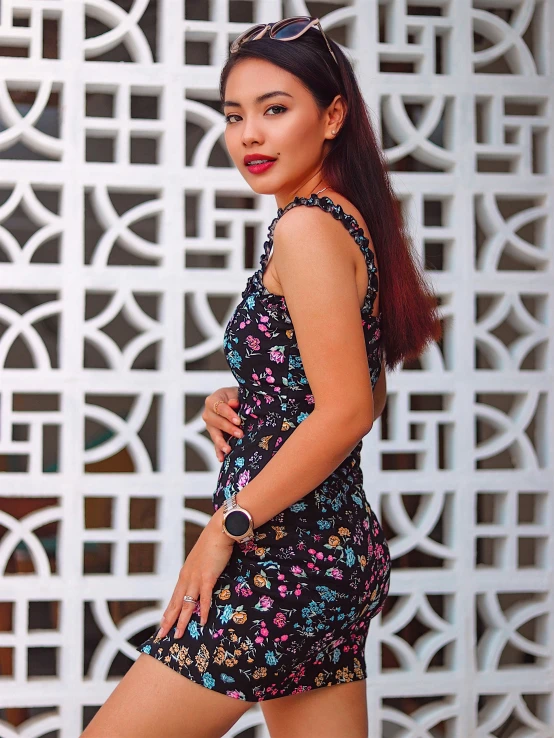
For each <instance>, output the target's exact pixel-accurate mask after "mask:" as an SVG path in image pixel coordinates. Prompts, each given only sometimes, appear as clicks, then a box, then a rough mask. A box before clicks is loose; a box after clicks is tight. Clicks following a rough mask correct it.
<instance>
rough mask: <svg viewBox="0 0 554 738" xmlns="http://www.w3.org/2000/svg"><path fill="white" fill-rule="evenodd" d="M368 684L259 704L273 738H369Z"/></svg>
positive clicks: (361, 681) (322, 689)
mask: <svg viewBox="0 0 554 738" xmlns="http://www.w3.org/2000/svg"><path fill="white" fill-rule="evenodd" d="M366 689H367V680H365V679H359V680H357V681H354V682H345V683H344V684H334V685H333V686H332V687H318V688H317V689H313V690H309V691H308V692H300V693H299V694H292V695H289V696H288V697H280V698H278V699H274V700H266V701H263V702H260V706H261V708H262V712H263V714H264V718H265V722H266V725H267V727H268V730H269V735H270V736H271V738H337V736H344V738H346V736H348V738H368V720H367V693H366Z"/></svg>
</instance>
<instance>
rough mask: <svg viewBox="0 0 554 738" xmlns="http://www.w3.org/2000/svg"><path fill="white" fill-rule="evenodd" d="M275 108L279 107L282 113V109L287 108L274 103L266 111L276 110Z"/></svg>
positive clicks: (278, 110) (278, 109)
mask: <svg viewBox="0 0 554 738" xmlns="http://www.w3.org/2000/svg"><path fill="white" fill-rule="evenodd" d="M275 108H277V112H278V113H280V112H281V111H282V110H286V108H285V107H283V106H282V105H272V106H271V107H270V108H268V109H267V111H266V112H269V111H270V110H275Z"/></svg>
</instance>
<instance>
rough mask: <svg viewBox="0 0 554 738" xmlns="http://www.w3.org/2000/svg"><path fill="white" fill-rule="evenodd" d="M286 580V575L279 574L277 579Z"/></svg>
mask: <svg viewBox="0 0 554 738" xmlns="http://www.w3.org/2000/svg"><path fill="white" fill-rule="evenodd" d="M284 578H285V575H284V574H277V579H284Z"/></svg>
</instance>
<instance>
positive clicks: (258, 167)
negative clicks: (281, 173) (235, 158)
mask: <svg viewBox="0 0 554 738" xmlns="http://www.w3.org/2000/svg"><path fill="white" fill-rule="evenodd" d="M276 161H277V159H274V160H273V161H266V162H264V163H263V164H247V165H246V168H247V169H248V171H249V172H251V174H261V173H262V172H265V171H267V170H268V169H269V167H270V166H271V165H272V164H275V162H276Z"/></svg>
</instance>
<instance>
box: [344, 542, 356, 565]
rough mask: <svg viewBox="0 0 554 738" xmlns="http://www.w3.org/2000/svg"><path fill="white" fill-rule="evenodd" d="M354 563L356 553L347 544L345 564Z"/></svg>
mask: <svg viewBox="0 0 554 738" xmlns="http://www.w3.org/2000/svg"><path fill="white" fill-rule="evenodd" d="M355 563H356V554H355V553H354V551H353V550H352V549H351V548H350V546H347V547H346V565H347V566H354V564H355Z"/></svg>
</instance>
